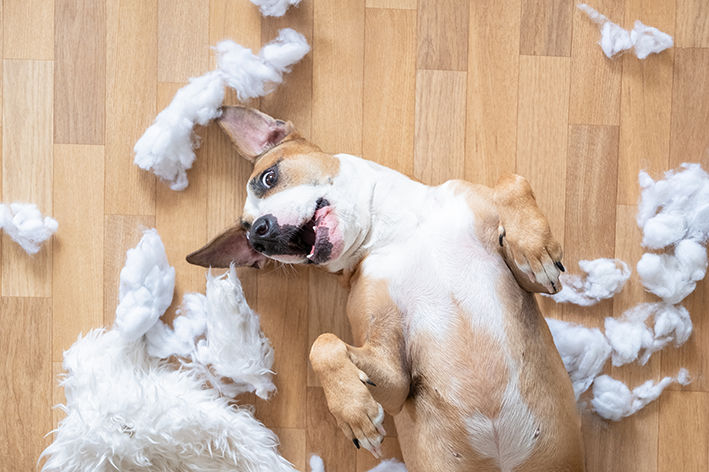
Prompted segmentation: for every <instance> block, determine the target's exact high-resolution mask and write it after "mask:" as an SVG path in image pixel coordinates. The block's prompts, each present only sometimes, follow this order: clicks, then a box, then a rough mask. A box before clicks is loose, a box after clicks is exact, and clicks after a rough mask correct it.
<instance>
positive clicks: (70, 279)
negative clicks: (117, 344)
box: [52, 144, 104, 362]
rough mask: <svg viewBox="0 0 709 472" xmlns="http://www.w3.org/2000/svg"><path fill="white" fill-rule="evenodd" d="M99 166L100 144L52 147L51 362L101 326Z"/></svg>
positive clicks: (101, 198) (102, 227)
mask: <svg viewBox="0 0 709 472" xmlns="http://www.w3.org/2000/svg"><path fill="white" fill-rule="evenodd" d="M103 165H104V149H103V146H80V145H67V144H64V145H63V144H55V145H54V214H55V217H56V219H57V221H61V231H59V232H58V233H57V235H56V237H55V241H54V263H53V268H54V273H53V274H52V282H53V289H52V293H53V297H52V301H53V305H52V313H53V324H52V326H53V335H52V341H53V342H52V360H53V361H54V362H61V361H62V359H63V352H64V351H65V350H67V349H69V348H70V347H71V345H72V344H74V342H76V338H77V336H78V335H79V333H83V334H86V333H87V332H88V331H89V330H90V329H91V328H96V327H98V326H101V325H102V324H103V286H104V284H103V268H102V264H103V260H104V258H103V244H104V234H103V231H104V223H103V219H104V215H103V191H104V183H103Z"/></svg>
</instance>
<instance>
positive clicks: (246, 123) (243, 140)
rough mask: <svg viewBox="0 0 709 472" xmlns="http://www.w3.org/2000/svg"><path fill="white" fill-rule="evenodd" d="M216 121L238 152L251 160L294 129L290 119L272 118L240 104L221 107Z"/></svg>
mask: <svg viewBox="0 0 709 472" xmlns="http://www.w3.org/2000/svg"><path fill="white" fill-rule="evenodd" d="M217 123H219V126H221V128H222V129H223V130H224V132H225V133H226V134H227V135H228V136H229V138H231V140H232V142H233V143H234V145H235V146H236V149H237V150H238V151H239V153H241V155H242V156H244V157H245V158H246V159H248V160H249V161H251V162H254V161H255V160H256V157H258V156H260V155H261V154H262V153H263V152H264V151H266V150H268V149H269V148H272V147H273V146H275V145H277V144H278V143H280V142H281V141H283V140H284V139H285V138H286V136H288V135H289V134H290V133H291V132H293V131H294V126H293V123H291V122H290V121H289V122H284V121H281V120H274V119H273V118H271V117H270V116H268V115H266V114H265V113H261V112H260V111H258V110H255V109H253V108H247V107H242V106H228V107H222V116H221V117H219V118H217Z"/></svg>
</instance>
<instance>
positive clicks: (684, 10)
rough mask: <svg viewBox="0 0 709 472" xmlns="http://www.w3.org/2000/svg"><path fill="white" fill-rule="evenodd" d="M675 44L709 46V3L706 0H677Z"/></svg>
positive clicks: (685, 46)
mask: <svg viewBox="0 0 709 472" xmlns="http://www.w3.org/2000/svg"><path fill="white" fill-rule="evenodd" d="M662 31H664V30H662ZM675 44H676V45H677V47H679V48H706V47H709V5H708V4H707V3H706V2H705V1H703V0H677V36H676V38H675Z"/></svg>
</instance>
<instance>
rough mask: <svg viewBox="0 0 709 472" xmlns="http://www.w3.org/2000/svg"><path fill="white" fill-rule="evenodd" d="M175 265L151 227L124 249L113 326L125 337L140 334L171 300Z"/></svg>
mask: <svg viewBox="0 0 709 472" xmlns="http://www.w3.org/2000/svg"><path fill="white" fill-rule="evenodd" d="M174 290H175V269H174V268H173V267H171V266H170V264H169V263H168V262H167V254H165V246H163V243H162V241H161V240H160V236H159V235H158V232H157V231H156V230H155V229H151V230H148V231H145V233H143V238H142V239H141V240H140V242H139V243H138V245H137V246H136V247H134V248H133V249H129V250H128V252H127V253H126V265H125V266H124V267H123V269H122V270H121V285H120V288H119V292H118V297H119V300H120V302H119V304H118V308H117V309H116V326H117V327H118V331H119V332H120V333H121V336H122V337H123V339H125V340H126V341H135V340H137V339H138V338H140V337H141V336H143V335H144V334H145V333H146V332H147V331H148V330H149V329H150V328H152V327H153V325H154V324H155V323H156V322H157V321H158V319H159V318H160V317H161V316H162V315H163V313H165V310H167V308H168V307H169V306H170V303H172V295H173V291H174Z"/></svg>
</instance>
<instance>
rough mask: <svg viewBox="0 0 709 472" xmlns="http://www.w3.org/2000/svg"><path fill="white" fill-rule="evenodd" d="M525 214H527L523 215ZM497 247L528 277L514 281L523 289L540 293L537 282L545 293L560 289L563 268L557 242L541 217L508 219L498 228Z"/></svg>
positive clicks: (561, 252)
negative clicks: (525, 279)
mask: <svg viewBox="0 0 709 472" xmlns="http://www.w3.org/2000/svg"><path fill="white" fill-rule="evenodd" d="M527 216H529V215H527ZM498 233H499V242H500V246H501V247H502V248H503V251H504V252H505V257H506V258H507V260H508V264H509V261H514V264H515V265H516V266H517V269H518V270H519V271H520V272H522V273H523V274H524V275H526V277H527V278H528V279H529V282H530V283H531V286H530V285H529V284H527V283H525V281H523V280H520V279H519V277H518V279H517V281H518V282H519V283H520V285H522V286H523V287H524V288H526V289H527V290H530V291H533V292H540V291H543V290H540V289H539V288H538V285H541V286H542V287H544V289H546V291H547V292H548V293H557V292H558V291H559V290H561V283H560V282H559V275H560V274H561V272H564V271H565V270H566V269H565V268H564V265H563V264H562V263H561V257H562V255H563V251H562V250H561V245H560V244H559V243H558V241H557V240H556V239H554V237H553V236H552V234H551V230H550V229H549V224H548V223H547V221H546V218H544V217H543V216H541V215H540V216H538V217H536V218H535V217H528V218H524V219H522V220H521V221H508V222H505V224H504V225H503V224H500V226H499V228H498Z"/></svg>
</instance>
